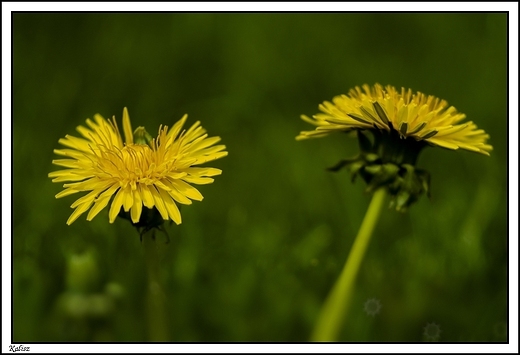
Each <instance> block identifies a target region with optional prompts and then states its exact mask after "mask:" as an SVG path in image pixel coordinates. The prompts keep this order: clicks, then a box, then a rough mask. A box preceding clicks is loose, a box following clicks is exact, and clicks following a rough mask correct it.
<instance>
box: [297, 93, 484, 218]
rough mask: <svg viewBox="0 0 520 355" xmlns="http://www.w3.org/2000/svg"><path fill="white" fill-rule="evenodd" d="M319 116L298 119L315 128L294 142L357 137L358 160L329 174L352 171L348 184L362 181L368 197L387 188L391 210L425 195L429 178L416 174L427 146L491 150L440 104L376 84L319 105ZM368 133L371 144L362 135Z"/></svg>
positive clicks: (344, 162)
mask: <svg viewBox="0 0 520 355" xmlns="http://www.w3.org/2000/svg"><path fill="white" fill-rule="evenodd" d="M319 109H320V111H321V113H318V114H316V115H314V116H313V117H312V118H310V117H307V116H305V115H302V116H301V118H302V119H303V120H304V121H306V122H308V123H311V124H313V125H315V126H316V129H315V130H313V131H303V132H301V133H300V134H299V135H298V136H297V137H296V139H297V140H302V139H307V138H314V137H323V136H326V135H328V134H330V133H332V132H337V131H342V132H348V131H357V135H358V139H359V146H360V150H361V152H360V154H359V155H357V156H356V157H354V158H350V159H343V160H341V161H340V162H339V163H338V164H337V165H335V166H333V167H332V168H330V170H332V171H337V170H339V169H341V168H343V167H347V168H348V169H349V170H350V173H351V175H352V179H353V180H354V179H355V178H356V176H358V175H359V176H361V177H362V178H363V180H365V182H366V183H367V184H368V185H367V191H368V192H372V191H376V190H377V189H379V188H381V187H385V188H386V189H387V190H388V192H389V193H390V195H391V197H392V199H391V201H390V204H391V206H392V207H395V208H396V209H397V210H400V211H405V210H406V209H407V208H408V207H409V206H410V205H411V204H412V203H413V202H415V201H417V199H418V198H419V196H420V195H421V194H422V193H423V192H426V193H427V194H429V186H430V175H429V173H428V172H427V171H424V170H421V169H416V168H415V164H416V161H417V158H418V156H419V153H420V152H421V150H422V149H423V148H424V147H425V146H427V145H433V146H439V147H443V148H447V149H453V150H455V149H459V148H460V149H465V150H469V151H472V152H476V153H480V154H485V155H489V152H490V151H491V150H492V149H493V147H492V146H491V145H489V144H487V143H486V142H487V140H488V139H489V135H488V134H486V132H484V131H483V130H482V129H477V126H476V125H475V124H474V123H473V122H466V123H463V122H462V121H463V120H464V118H465V117H466V115H464V114H463V113H459V112H457V110H456V109H455V108H454V107H453V106H448V103H447V102H446V101H444V100H441V99H438V98H436V97H434V96H431V95H430V96H429V95H424V94H423V93H420V92H417V93H415V94H414V93H412V90H410V89H408V90H406V89H404V88H402V89H401V91H397V90H396V89H395V88H394V87H393V86H390V85H388V86H386V87H383V86H381V85H379V84H376V85H374V86H373V87H370V86H368V85H366V84H365V85H363V87H362V88H359V87H356V88H354V89H352V90H350V92H349V94H348V95H340V96H336V97H334V98H333V100H332V102H329V101H325V102H324V103H323V104H321V105H319ZM367 132H370V133H371V134H372V136H373V139H372V140H370V139H369V138H368V137H367V136H366V133H367Z"/></svg>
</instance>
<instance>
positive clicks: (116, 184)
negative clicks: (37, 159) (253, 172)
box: [49, 107, 228, 225]
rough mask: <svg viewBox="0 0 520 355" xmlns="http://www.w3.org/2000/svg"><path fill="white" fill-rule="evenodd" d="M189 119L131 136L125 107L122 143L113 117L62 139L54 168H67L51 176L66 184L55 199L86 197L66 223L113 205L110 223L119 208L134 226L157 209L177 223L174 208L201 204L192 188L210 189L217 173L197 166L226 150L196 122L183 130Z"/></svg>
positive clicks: (90, 123)
mask: <svg viewBox="0 0 520 355" xmlns="http://www.w3.org/2000/svg"><path fill="white" fill-rule="evenodd" d="M187 117H188V115H184V117H182V118H181V119H180V120H179V121H178V122H177V123H175V124H174V125H173V127H172V128H171V129H168V127H167V126H161V127H159V133H158V136H157V138H153V139H152V137H151V136H150V135H149V134H148V133H147V132H146V130H145V129H144V128H143V127H138V128H137V129H136V130H135V131H134V132H132V126H131V124H130V117H129V115H128V110H127V109H126V107H125V108H124V110H123V134H124V138H125V140H124V142H123V138H122V137H121V134H120V132H119V129H118V128H117V124H116V120H115V117H113V118H112V120H111V121H110V120H105V119H104V118H103V117H102V116H101V115H99V114H97V115H95V116H94V120H91V119H87V120H86V123H87V126H88V128H87V127H84V126H78V127H77V131H78V132H79V133H80V134H81V136H83V138H78V137H74V136H70V135H66V136H65V138H62V139H60V140H59V143H60V144H61V145H63V146H65V147H66V148H67V149H55V150H54V153H56V154H57V155H61V156H64V157H66V158H65V159H56V160H53V161H52V163H53V164H55V165H58V166H61V167H64V168H66V169H64V170H58V171H54V172H51V173H50V174H49V177H50V178H53V180H52V181H53V182H67V183H66V184H64V185H63V187H64V188H65V189H64V190H63V191H61V192H60V193H58V194H57V195H56V198H61V197H65V196H68V195H71V194H75V193H78V192H87V191H88V193H87V194H86V195H84V196H83V197H81V198H79V199H78V200H76V201H75V202H74V203H73V204H72V205H71V208H75V210H74V212H73V213H72V214H71V216H70V217H69V219H68V220H67V224H68V225H70V224H71V223H72V222H74V221H75V220H76V219H77V218H78V217H79V216H80V215H81V214H83V213H85V212H86V211H89V212H88V215H87V220H88V221H90V220H92V219H93V218H94V217H95V216H96V215H97V214H98V213H99V212H100V211H101V210H102V209H104V208H105V207H106V206H107V205H108V204H109V202H110V200H112V204H111V206H110V210H109V221H110V223H113V222H114V220H115V219H116V217H117V216H118V214H119V213H120V211H121V209H123V210H124V211H125V212H130V218H131V220H132V222H133V223H134V224H136V223H138V222H139V220H140V217H141V215H142V214H144V213H145V211H143V206H144V207H146V208H147V209H154V208H155V209H157V211H158V212H159V213H160V216H161V217H162V219H163V220H168V219H171V220H173V221H174V222H175V223H177V224H180V223H181V214H180V211H179V208H178V207H177V203H180V204H185V205H189V204H191V203H192V200H197V201H200V200H202V199H203V197H202V195H201V193H200V192H199V191H198V190H197V189H196V188H195V187H193V186H192V185H191V184H209V183H212V182H213V179H212V178H211V177H212V176H216V175H220V174H221V173H222V171H221V170H220V169H215V168H208V167H198V166H197V165H200V164H203V163H206V162H209V161H212V160H215V159H219V158H222V157H224V156H226V155H227V154H228V153H227V151H225V149H226V147H225V146H224V145H215V144H216V143H217V142H219V141H220V137H210V138H208V135H207V133H206V130H205V129H203V128H202V127H201V126H200V122H198V121H197V122H195V123H194V124H193V125H192V126H191V127H190V128H189V129H188V130H185V129H183V126H184V123H185V122H186V119H187Z"/></svg>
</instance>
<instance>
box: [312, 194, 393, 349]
mask: <svg viewBox="0 0 520 355" xmlns="http://www.w3.org/2000/svg"><path fill="white" fill-rule="evenodd" d="M385 196H386V190H385V188H380V189H378V190H377V191H376V192H375V193H374V196H373V197H372V201H371V202H370V205H369V206H368V210H367V213H366V214H365V218H364V219H363V223H362V224H361V227H360V228H359V232H358V235H357V237H356V239H355V241H354V244H353V245H352V249H351V250H350V254H349V256H348V258H347V261H346V263H345V266H344V267H343V270H342V271H341V275H340V276H339V278H338V280H337V281H336V284H335V285H334V287H333V288H332V291H331V292H330V294H329V296H328V297H327V300H326V301H325V304H324V305H323V308H322V309H321V313H320V315H319V318H318V322H317V323H316V326H315V328H314V331H313V333H312V336H311V341H336V340H337V338H338V334H339V331H340V330H341V326H342V325H343V322H344V320H345V318H346V317H347V311H348V307H349V304H350V301H351V299H352V294H353V289H354V282H355V280H356V275H357V273H358V270H359V266H360V265H361V261H362V260H363V256H364V255H365V251H366V249H367V246H368V242H369V241H370V236H371V235H372V231H373V230H374V227H375V225H376V223H377V220H378V218H379V214H380V212H381V207H382V206H383V202H384V200H385Z"/></svg>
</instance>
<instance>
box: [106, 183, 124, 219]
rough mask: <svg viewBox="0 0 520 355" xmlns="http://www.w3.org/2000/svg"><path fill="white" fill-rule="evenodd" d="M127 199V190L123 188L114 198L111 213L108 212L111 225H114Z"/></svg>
mask: <svg viewBox="0 0 520 355" xmlns="http://www.w3.org/2000/svg"><path fill="white" fill-rule="evenodd" d="M124 198H125V190H123V188H119V191H117V194H116V196H115V197H114V201H112V205H111V206H110V212H108V220H109V222H110V223H114V221H115V220H116V217H117V215H118V214H119V211H121V206H123V200H124Z"/></svg>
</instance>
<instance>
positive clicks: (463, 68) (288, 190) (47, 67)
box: [13, 14, 507, 342]
mask: <svg viewBox="0 0 520 355" xmlns="http://www.w3.org/2000/svg"><path fill="white" fill-rule="evenodd" d="M506 20H507V18H506V15H503V14H490V15H486V14H15V15H14V16H13V39H14V42H13V53H14V54H13V73H14V81H13V112H14V119H13V257H14V259H13V326H14V331H13V341H15V342H30V341H37V342H45V341H146V340H147V339H148V336H147V329H146V307H145V304H144V300H145V297H146V287H145V284H146V269H145V262H144V251H143V248H142V246H141V245H140V243H139V235H138V233H137V231H135V230H134V229H133V228H132V227H131V225H130V223H128V221H125V220H121V219H118V220H116V222H115V223H114V224H113V225H110V224H109V223H108V209H106V210H105V211H103V212H101V213H100V214H99V215H98V216H97V217H96V218H95V219H94V220H93V221H92V222H87V221H86V220H85V218H84V217H83V216H82V217H80V218H79V219H78V220H77V221H76V222H74V223H73V224H72V225H71V226H67V225H66V224H65V222H66V220H67V218H68V216H69V215H70V213H72V209H70V208H69V206H70V204H72V202H73V201H74V200H75V198H74V196H70V197H66V198H63V199H59V200H56V199H55V198H54V195H55V194H56V193H58V192H59V191H60V190H61V186H60V185H59V184H53V183H52V182H51V181H50V179H49V178H47V174H48V173H49V172H50V171H53V170H55V169H57V167H54V166H52V164H51V161H52V159H54V158H55V155H54V154H53V149H56V148H58V147H59V146H58V139H59V138H61V137H63V136H64V135H65V134H74V133H75V131H74V129H75V127H76V126H77V125H80V124H83V123H84V121H85V119H86V118H87V117H92V116H93V115H94V114H95V113H100V114H102V115H103V116H105V117H111V116H112V115H115V116H116V118H117V119H118V121H119V122H121V114H122V110H123V107H124V106H127V107H128V109H129V112H130V117H131V119H132V123H133V125H134V126H139V125H143V126H145V127H146V129H147V130H148V132H150V133H152V132H156V130H157V128H158V126H159V125H160V124H167V125H170V126H171V125H172V124H173V123H174V122H176V121H177V120H178V119H179V118H181V117H182V115H183V114H184V113H188V114H189V118H188V124H190V123H193V122H195V121H196V120H200V121H201V122H202V124H203V126H204V127H205V128H206V129H207V130H208V132H209V134H210V135H218V136H220V137H222V142H223V143H224V144H226V145H227V148H228V151H229V156H228V157H226V158H223V159H221V160H218V161H215V162H214V163H212V164H211V166H214V167H217V168H220V169H222V170H223V174H222V176H218V177H216V179H215V183H213V184H211V185H205V186H201V187H200V191H201V192H202V194H203V195H204V200H203V201H202V202H194V203H193V205H191V206H185V207H183V208H182V211H181V213H182V216H183V223H182V224H181V225H180V226H175V225H171V226H169V227H168V233H169V235H170V238H171V241H170V243H169V244H161V246H160V250H159V253H160V261H159V263H160V268H161V272H160V278H161V281H162V283H163V287H164V291H165V293H166V295H167V302H166V306H167V319H168V327H169V335H170V339H171V340H172V341H188V342H197V341H206V342H218V341H232V342H234V341H298V342H300V341H307V340H308V339H309V337H310V334H311V331H312V328H313V326H314V323H315V322H316V320H317V316H318V313H319V310H320V307H321V305H322V304H323V302H324V300H325V297H326V295H327V294H328V292H329V290H330V288H331V287H332V285H333V284H334V281H335V280H336V278H337V276H338V274H339V273H340V271H341V268H342V266H343V264H344V262H345V258H346V257H347V255H348V252H349V250H350V247H351V245H352V243H353V240H354V237H355V235H356V233H357V230H358V228H359V226H360V224H361V221H362V218H363V216H364V213H365V211H366V208H367V206H368V203H369V201H370V197H369V196H367V195H365V194H363V189H364V183H363V182H362V181H361V180H359V181H356V183H355V184H352V183H351V182H350V180H349V177H348V175H347V173H346V172H345V171H343V172H340V173H336V174H334V173H330V172H327V171H325V168H326V167H329V166H332V165H334V164H335V163H336V162H337V161H338V160H340V159H342V158H346V157H349V156H352V155H355V154H356V153H357V149H358V148H357V143H356V141H355V140H354V139H348V138H345V137H344V136H343V135H335V136H330V137H328V138H324V139H318V140H313V141H303V142H296V141H295V139H294V137H295V136H296V135H297V134H298V133H299V131H301V130H307V129H309V128H310V127H309V125H308V124H306V123H305V122H303V121H301V120H300V119H299V116H300V114H307V115H312V114H314V113H316V112H317V107H318V104H319V103H321V102H322V101H323V100H330V99H331V98H332V97H333V96H335V95H338V94H342V93H346V92H347V91H348V90H349V89H350V88H351V87H353V86H355V85H361V84H363V83H368V84H373V83H375V82H379V83H381V84H383V85H386V84H391V85H394V86H396V87H400V86H405V87H410V88H412V89H413V90H418V91H422V92H425V93H427V94H432V95H436V96H438V97H442V98H445V99H446V100H448V102H449V103H450V104H452V105H454V106H455V107H456V108H457V109H458V110H459V111H461V112H464V113H466V115H467V116H468V120H472V121H474V122H476V123H477V125H478V126H479V127H480V128H483V129H485V130H486V131H487V132H488V133H489V134H490V136H491V140H490V143H491V144H492V145H493V146H494V151H493V152H492V153H491V157H489V158H488V157H484V156H481V155H477V154H472V153H469V152H453V151H447V150H443V149H441V148H435V149H434V148H427V149H425V150H424V152H423V153H422V154H421V157H420V158H419V162H418V165H419V167H420V168H423V169H426V170H428V171H429V172H430V173H431V175H432V185H431V188H432V199H431V200H428V199H427V198H425V197H423V198H422V199H421V200H420V201H419V202H418V203H417V204H416V205H414V206H413V207H412V208H411V210H410V212H409V213H408V214H406V215H402V214H399V213H396V212H394V211H392V210H387V209H384V210H383V212H382V214H381V219H380V221H379V224H378V226H377V228H376V230H375V231H374V234H373V236H372V240H371V243H370V245H369V248H368V250H367V254H366V255H365V258H364V261H363V264H362V265H361V269H360V273H359V275H358V278H357V283H356V292H355V295H354V297H353V299H352V304H351V309H350V318H349V319H348V320H347V322H346V325H345V327H344V329H343V330H342V332H341V334H340V338H341V339H342V340H344V341H385V342H386V341H388V342H402V341H406V342H415V341H423V340H424V337H423V328H424V326H425V325H426V324H427V323H431V322H435V323H436V324H438V325H439V326H440V327H441V330H442V333H441V337H440V341H455V342H458V341H462V342H467V341H486V342H488V341H505V340H506V337H505V333H504V331H503V328H504V322H506V321H507V313H506V312H507V292H506V290H507V279H506V275H507V274H506V272H507V220H506V216H507V213H506V212H507V140H506V132H507V102H506V94H507V88H506V79H507V67H506V59H507V57H506V53H507V48H506V38H507V37H506V31H507V28H506ZM160 240H162V239H160ZM84 251H89V252H90V253H91V255H92V258H93V260H94V264H95V268H96V269H97V275H98V276H97V277H93V280H91V283H89V284H88V285H89V286H88V291H85V292H86V293H87V294H97V295H98V296H100V297H105V298H103V300H105V301H106V302H113V303H112V306H113V307H112V308H111V310H108V311H106V312H105V313H103V312H101V311H100V312H101V313H103V314H101V315H99V314H98V315H97V316H95V314H94V313H95V312H94V311H92V312H94V313H92V312H91V313H90V314H91V315H90V316H89V315H83V316H77V317H74V316H73V315H71V313H70V310H69V311H67V309H66V307H65V308H64V306H63V301H61V300H62V299H63V297H64V295H66V294H67V293H66V292H67V290H68V288H70V285H69V284H68V283H67V274H68V273H69V271H68V266H67V265H69V262H68V260H69V259H70V258H71V255H74V254H77V253H82V252H84ZM108 283H116V284H117V285H119V286H120V287H121V288H122V289H123V291H124V292H123V295H122V296H121V297H115V298H114V297H113V296H110V295H109V294H108V293H107V292H106V291H105V286H106V285H107V284H108ZM107 297H108V298H107ZM110 297H112V298H110ZM109 298H110V299H109ZM371 298H376V299H378V300H380V302H381V304H382V309H381V312H380V313H379V314H378V315H376V316H374V317H370V316H368V315H367V314H366V313H365V312H364V309H363V305H364V303H365V301H366V300H368V299H371ZM85 314H88V312H87V313H85Z"/></svg>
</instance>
